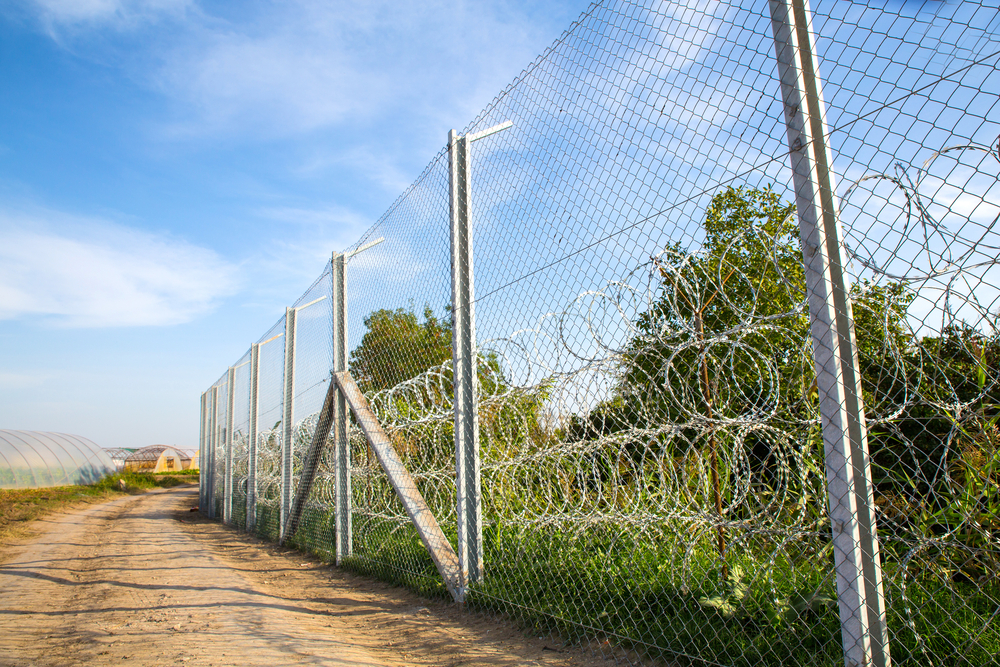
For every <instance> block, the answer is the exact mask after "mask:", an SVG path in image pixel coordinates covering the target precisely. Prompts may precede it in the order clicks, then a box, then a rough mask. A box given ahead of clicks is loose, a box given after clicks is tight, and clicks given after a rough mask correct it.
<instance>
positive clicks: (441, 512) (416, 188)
mask: <svg viewBox="0 0 1000 667" xmlns="http://www.w3.org/2000/svg"><path fill="white" fill-rule="evenodd" d="M443 137H444V133H442V138H443ZM376 238H384V239H385V241H384V242H382V243H381V244H379V245H378V246H375V247H374V248H372V249H370V250H366V251H364V252H363V253H361V254H358V255H356V256H354V257H352V258H350V260H349V262H348V264H347V269H346V289H347V295H348V302H347V303H348V322H349V332H350V333H349V345H350V348H351V349H352V352H351V354H350V358H349V369H350V372H351V374H352V375H353V376H354V378H355V380H356V381H357V383H358V385H359V387H360V388H361V389H362V391H364V392H365V394H366V395H367V396H368V399H369V403H370V404H371V407H372V410H373V411H374V412H375V414H376V415H377V417H378V419H379V421H380V423H381V425H382V427H383V428H384V429H385V430H386V432H387V434H388V435H389V437H390V438H391V439H392V444H393V446H394V447H395V449H396V452H397V453H398V454H399V456H400V458H401V459H402V461H403V463H404V465H405V466H406V468H407V470H409V472H410V473H411V474H412V476H413V478H414V480H415V482H416V484H417V486H418V488H419V490H420V492H421V494H422V495H423V497H424V499H425V500H426V501H427V503H428V505H429V506H430V507H431V510H432V511H433V513H434V516H435V517H436V519H437V521H438V523H439V524H440V525H441V527H442V529H443V530H444V531H445V534H446V535H448V536H449V537H450V538H451V539H454V534H455V479H454V461H455V455H454V445H453V443H452V438H453V421H452V419H451V414H450V413H449V412H448V411H447V410H448V404H447V403H446V402H445V403H442V401H441V399H444V400H445V401H446V400H447V399H446V395H447V394H450V392H451V391H452V390H451V385H450V371H449V368H450V365H451V314H450V305H449V304H450V300H451V292H450V269H449V237H448V160H447V155H446V154H445V153H440V154H438V155H437V156H436V157H435V158H434V160H433V161H432V162H431V164H430V165H429V166H428V167H427V169H425V170H424V173H423V174H421V176H420V178H418V179H417V181H416V182H415V183H414V184H413V186H411V187H410V189H409V190H408V191H407V192H406V193H404V195H403V196H401V197H400V198H399V199H398V200H397V201H396V203H395V204H394V205H393V206H392V208H390V209H389V211H388V212H387V213H386V214H385V215H384V216H383V217H382V218H381V219H380V220H379V221H378V222H377V223H376V224H375V225H374V226H373V227H372V229H371V230H370V231H369V232H367V233H366V234H365V237H364V238H362V239H361V241H359V242H358V244H357V247H361V246H363V245H364V244H365V243H366V242H368V241H370V240H372V239H376ZM418 397H420V398H418ZM350 438H351V461H352V464H351V468H352V470H351V474H352V478H353V479H352V506H353V513H352V521H353V526H354V550H353V557H352V558H350V559H347V560H346V561H345V562H346V563H347V564H348V565H349V566H351V567H354V568H355V569H358V570H360V571H362V572H371V573H375V574H378V575H379V576H382V577H386V578H388V579H390V580H392V581H397V582H401V583H406V584H407V585H410V586H412V587H414V588H416V589H418V590H421V591H424V592H427V593H430V594H440V595H444V594H446V593H445V586H444V584H443V582H442V581H441V578H440V577H439V576H438V573H437V571H436V569H435V566H434V563H433V561H432V559H431V556H430V555H429V554H428V552H427V550H426V549H425V548H424V546H423V545H422V544H421V540H420V537H419V536H418V534H417V531H416V529H415V528H414V527H413V525H412V524H411V523H410V520H409V518H408V517H407V514H406V511H405V510H404V508H403V505H402V503H401V502H400V500H399V499H398V497H397V496H396V493H395V492H394V490H393V487H392V485H391V483H390V480H389V478H388V477H387V476H386V474H385V472H384V471H383V470H382V468H381V466H380V465H379V462H378V460H377V458H376V455H375V452H374V450H372V448H371V447H370V446H369V445H368V443H367V442H366V441H365V439H364V437H363V436H362V434H361V433H360V431H357V430H354V429H352V430H351V436H350Z"/></svg>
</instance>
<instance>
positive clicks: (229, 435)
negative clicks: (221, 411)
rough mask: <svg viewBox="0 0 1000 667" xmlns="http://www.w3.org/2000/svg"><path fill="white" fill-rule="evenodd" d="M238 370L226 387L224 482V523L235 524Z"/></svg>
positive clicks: (230, 374)
mask: <svg viewBox="0 0 1000 667" xmlns="http://www.w3.org/2000/svg"><path fill="white" fill-rule="evenodd" d="M235 378H236V369H235V368H233V367H232V366H230V367H229V374H228V377H227V380H226V382H227V385H226V467H225V472H224V473H223V474H225V478H224V479H223V482H222V522H223V523H225V524H226V525H230V524H232V523H233V421H234V420H233V407H234V404H235V402H236V392H235V391H233V389H234V387H235Z"/></svg>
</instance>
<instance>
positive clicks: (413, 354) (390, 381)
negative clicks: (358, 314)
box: [349, 306, 451, 392]
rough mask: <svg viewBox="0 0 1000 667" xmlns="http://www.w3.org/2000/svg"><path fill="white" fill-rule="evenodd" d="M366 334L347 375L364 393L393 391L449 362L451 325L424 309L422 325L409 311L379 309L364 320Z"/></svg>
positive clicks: (352, 359)
mask: <svg viewBox="0 0 1000 667" xmlns="http://www.w3.org/2000/svg"><path fill="white" fill-rule="evenodd" d="M364 322H365V327H366V328H367V331H366V332H365V335H364V336H363V337H362V338H361V345H359V346H358V347H357V348H355V350H354V351H353V352H351V358H350V361H349V369H350V371H351V375H352V376H354V379H355V381H356V382H357V383H358V386H359V387H360V388H361V389H362V391H365V392H372V391H381V390H383V389H389V388H391V387H395V386H396V385H398V384H400V383H401V382H405V381H406V380H409V379H411V378H414V377H416V376H418V375H420V374H421V373H423V372H424V371H426V370H427V369H428V368H432V367H434V366H440V365H441V364H443V363H444V362H445V361H448V360H449V359H451V321H450V319H447V318H446V319H439V318H438V317H436V316H435V315H434V311H433V309H432V308H431V307H430V306H424V321H423V322H421V321H420V320H419V319H418V318H417V315H416V313H414V312H413V310H412V309H411V310H407V309H405V308H397V309H396V310H388V309H381V310H376V311H374V312H372V313H371V314H369V315H368V316H367V317H366V318H365V320H364Z"/></svg>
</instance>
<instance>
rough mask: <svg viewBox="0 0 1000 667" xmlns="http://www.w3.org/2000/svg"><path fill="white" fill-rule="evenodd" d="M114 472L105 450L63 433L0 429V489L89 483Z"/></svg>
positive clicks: (112, 464)
mask: <svg viewBox="0 0 1000 667" xmlns="http://www.w3.org/2000/svg"><path fill="white" fill-rule="evenodd" d="M113 472H115V464H114V463H113V462H112V460H111V457H110V456H109V455H108V453H107V452H105V451H104V450H102V449H101V448H100V447H99V446H97V445H96V444H95V443H93V442H91V441H90V440H88V439H87V438H82V437H80V436H78V435H69V434H67V433H48V432H45V431H9V430H0V488H3V489H37V488H45V487H50V486H66V485H69V484H92V483H94V482H96V481H98V480H99V479H101V478H102V477H104V476H105V475H109V474H111V473H113Z"/></svg>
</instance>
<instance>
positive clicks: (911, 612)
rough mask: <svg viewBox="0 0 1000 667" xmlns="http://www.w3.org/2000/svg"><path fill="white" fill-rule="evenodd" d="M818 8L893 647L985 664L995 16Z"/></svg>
mask: <svg viewBox="0 0 1000 667" xmlns="http://www.w3.org/2000/svg"><path fill="white" fill-rule="evenodd" d="M815 10H816V19H815V21H814V25H815V26H816V31H817V33H818V35H819V39H818V46H819V53H820V56H821V61H820V67H821V71H822V72H823V74H824V77H825V79H826V81H827V86H826V90H827V91H828V93H827V99H828V100H829V110H830V113H829V122H830V126H831V132H830V137H829V142H830V145H831V147H832V149H833V154H834V170H835V171H836V172H837V174H838V176H839V178H840V187H839V188H838V191H839V193H840V220H841V223H842V224H843V226H844V241H845V251H846V253H845V254H846V256H847V258H848V259H849V261H850V264H849V265H848V268H849V271H850V273H851V274H852V278H853V282H854V285H855V287H854V294H853V304H854V314H855V318H856V321H857V336H858V345H857V349H858V354H859V359H860V367H861V369H862V386H863V389H864V392H865V402H866V408H867V409H866V415H867V422H868V424H867V425H868V430H869V447H870V451H871V459H872V467H873V471H872V476H873V480H872V481H873V483H874V489H875V494H874V495H875V505H876V519H877V523H878V529H879V535H880V538H881V548H882V562H883V571H884V578H885V579H884V581H885V587H886V588H885V594H886V607H887V610H888V620H889V634H890V636H889V639H890V648H891V650H892V657H893V660H894V661H896V662H897V663H898V664H916V663H921V664H964V665H980V664H995V663H996V661H997V660H998V658H997V655H998V652H1000V628H998V627H997V624H996V616H997V614H998V613H1000V541H998V538H1000V532H998V530H997V529H998V528H1000V523H998V518H1000V515H998V510H1000V487H998V484H1000V452H998V449H997V444H998V442H1000V441H998V439H997V434H996V421H997V410H998V405H1000V401H998V400H997V398H998V397H1000V394H998V381H1000V374H998V367H997V359H998V358H997V352H998V349H1000V348H998V347H997V345H998V342H1000V339H998V333H1000V331H998V328H997V315H998V306H1000V303H998V300H997V299H998V297H1000V268H998V266H997V255H998V248H1000V232H998V230H997V228H996V224H997V220H998V216H1000V185H998V176H1000V163H998V160H1000V153H998V150H1000V146H998V144H997V140H998V135H1000V109H998V108H997V92H998V91H1000V72H998V71H997V65H998V62H1000V33H998V28H1000V13H998V11H997V10H998V7H997V5H996V3H978V2H965V3H953V4H943V3H942V4H936V5H930V4H927V5H922V4H915V5H912V6H911V5H909V3H907V4H906V5H902V6H885V5H881V4H876V3H833V2H819V3H817V4H816V7H815Z"/></svg>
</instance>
